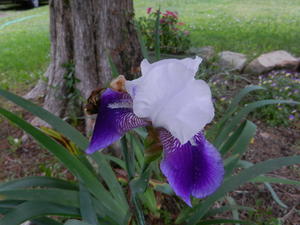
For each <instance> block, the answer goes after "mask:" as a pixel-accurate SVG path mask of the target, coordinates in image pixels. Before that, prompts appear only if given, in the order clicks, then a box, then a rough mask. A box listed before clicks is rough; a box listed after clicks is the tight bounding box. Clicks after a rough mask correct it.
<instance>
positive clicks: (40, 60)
mask: <svg viewBox="0 0 300 225" xmlns="http://www.w3.org/2000/svg"><path fill="white" fill-rule="evenodd" d="M1 13H2V16H1V17H0V86H1V87H4V88H9V89H17V90H22V89H23V86H25V87H28V85H31V84H32V83H33V82H34V81H36V80H37V79H38V77H40V75H41V74H43V73H44V72H45V70H46V68H47V64H48V61H49V48H50V41H49V31H48V28H49V25H48V24H49V18H48V17H49V15H48V7H41V8H39V9H33V10H25V11H17V12H12V11H5V12H4V13H5V15H3V12H0V15H1Z"/></svg>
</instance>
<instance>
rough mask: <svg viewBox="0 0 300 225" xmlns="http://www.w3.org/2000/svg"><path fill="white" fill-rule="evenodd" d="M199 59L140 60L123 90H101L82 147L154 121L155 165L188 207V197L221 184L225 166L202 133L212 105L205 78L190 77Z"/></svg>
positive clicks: (103, 142) (99, 146) (106, 142)
mask: <svg viewBox="0 0 300 225" xmlns="http://www.w3.org/2000/svg"><path fill="white" fill-rule="evenodd" d="M201 61H202V60H201V58H199V57H196V58H195V59H191V58H185V59H181V60H178V59H165V60H161V61H158V62H155V63H153V64H150V63H149V62H148V61H147V60H143V61H142V63H141V70H142V76H141V77H140V78H138V79H136V80H133V81H124V88H123V89H124V91H116V90H113V89H110V88H109V89H106V91H105V92H104V93H103V94H102V96H101V99H100V103H99V113H98V117H97V121H96V124H95V128H94V133H93V137H92V140H91V143H90V146H89V147H88V149H87V150H86V152H87V153H89V154H91V153H93V152H95V151H97V150H100V149H103V148H105V147H107V146H109V145H110V144H112V143H113V142H115V141H117V140H119V139H120V138H121V137H122V136H123V135H124V133H125V132H127V131H129V130H131V129H133V128H137V127H141V126H153V127H154V128H156V131H157V133H158V136H159V138H160V141H161V143H162V145H163V149H164V156H163V160H162V161H161V164H160V167H161V170H162V172H163V174H164V175H165V176H166V177H167V180H168V182H169V184H170V185H171V187H172V188H173V190H174V192H175V193H176V194H177V195H178V196H180V197H181V198H182V199H183V200H184V201H185V202H186V203H187V204H188V205H190V206H191V196H194V197H196V198H203V197H206V196H208V195H210V194H212V193H213V192H214V191H215V190H216V189H217V188H218V187H219V186H220V184H221V183H222V180H223V175H224V167H223V163H222V159H221V156H220V154H219V152H218V150H217V149H215V147H214V146H213V145H212V144H210V143H209V142H208V141H207V140H206V139H205V137H204V135H203V133H202V130H203V128H204V126H205V125H206V124H207V123H209V122H211V120H212V119H213V117H214V107H213V103H212V97H211V91H210V88H209V86H208V85H207V83H205V82H204V81H203V80H195V78H194V76H195V74H196V72H197V70H198V67H199V64H200V63H201Z"/></svg>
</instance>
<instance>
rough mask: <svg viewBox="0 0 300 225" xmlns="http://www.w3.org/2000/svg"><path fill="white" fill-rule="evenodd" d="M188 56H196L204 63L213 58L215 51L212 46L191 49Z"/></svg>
mask: <svg viewBox="0 0 300 225" xmlns="http://www.w3.org/2000/svg"><path fill="white" fill-rule="evenodd" d="M188 54H192V55H197V56H199V57H201V58H202V59H203V60H204V61H208V60H210V59H212V58H213V57H214V56H215V50H214V48H213V47H212V46H205V47H201V48H196V47H191V48H190V49H189V50H188Z"/></svg>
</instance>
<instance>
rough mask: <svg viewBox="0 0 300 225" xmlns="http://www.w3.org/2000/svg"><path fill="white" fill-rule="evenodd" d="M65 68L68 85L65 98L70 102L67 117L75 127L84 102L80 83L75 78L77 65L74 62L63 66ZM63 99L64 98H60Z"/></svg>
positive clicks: (66, 83) (65, 78)
mask: <svg viewBox="0 0 300 225" xmlns="http://www.w3.org/2000/svg"><path fill="white" fill-rule="evenodd" d="M62 67H64V68H65V70H66V73H65V74H64V80H65V85H66V87H65V88H66V93H67V94H66V96H64V97H65V98H66V100H67V102H68V106H67V110H66V112H67V115H66V116H67V117H68V119H70V120H71V121H72V123H73V124H74V126H75V125H76V124H77V122H78V121H77V115H78V114H80V109H81V107H80V105H81V104H82V102H83V99H82V96H81V93H80V91H79V90H78V88H77V87H76V85H77V84H78V83H79V82H80V80H79V79H77V78H76V77H75V65H74V63H73V62H69V63H65V64H63V65H62ZM58 97H62V96H58Z"/></svg>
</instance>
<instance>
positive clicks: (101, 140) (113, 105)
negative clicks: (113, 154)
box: [86, 89, 148, 154]
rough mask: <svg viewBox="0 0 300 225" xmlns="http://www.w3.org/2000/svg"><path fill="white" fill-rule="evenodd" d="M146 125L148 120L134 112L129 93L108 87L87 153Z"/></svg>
mask: <svg viewBox="0 0 300 225" xmlns="http://www.w3.org/2000/svg"><path fill="white" fill-rule="evenodd" d="M146 125H148V122H147V121H145V120H143V119H140V118H138V117H137V116H136V115H135V114H134V113H133V111H132V99H131V97H130V95H129V94H127V93H124V92H117V91H113V90H111V89H107V90H106V91H105V92H104V93H103V94H102V96H101V98H100V103H99V110H98V116H97V120H96V124H95V127H94V132H93V136H92V140H91V142H90V145H89V147H88V149H87V150H86V153H88V154H92V153H94V152H95V151H97V150H100V149H103V148H105V147H107V146H109V145H111V144H112V143H114V142H115V141H117V140H119V139H120V138H121V137H122V135H123V134H124V133H125V132H127V131H129V130H131V129H134V128H137V127H141V126H146Z"/></svg>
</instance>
